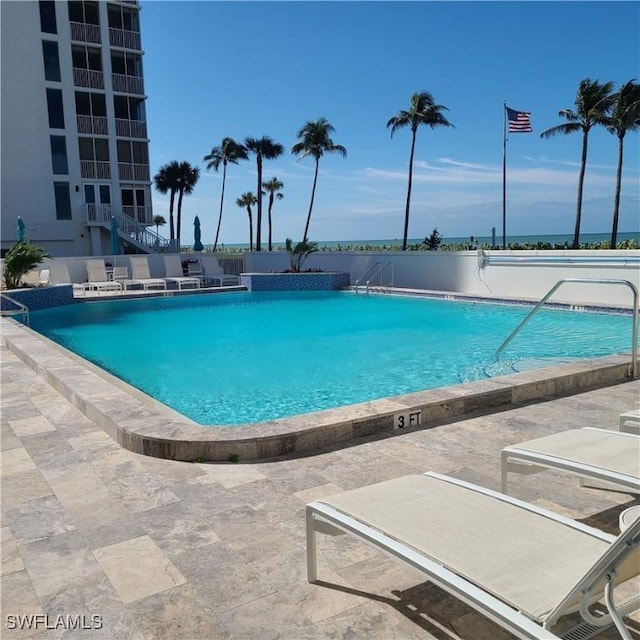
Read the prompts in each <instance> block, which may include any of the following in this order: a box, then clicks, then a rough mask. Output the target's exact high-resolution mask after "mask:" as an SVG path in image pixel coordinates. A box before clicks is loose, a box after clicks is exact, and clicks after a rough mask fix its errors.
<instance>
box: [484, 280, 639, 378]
mask: <svg viewBox="0 0 640 640" xmlns="http://www.w3.org/2000/svg"><path fill="white" fill-rule="evenodd" d="M566 283H572V284H617V285H623V286H625V287H629V289H631V292H632V294H633V318H632V329H631V377H632V378H633V379H636V378H637V377H638V288H637V287H636V286H635V285H634V284H633V283H632V282H629V281H628V280H615V279H606V278H605V279H600V278H563V279H562V280H558V282H556V283H555V285H553V287H551V289H549V291H548V292H547V294H546V295H545V296H544V297H543V298H542V300H540V302H538V304H536V306H535V307H534V308H533V309H532V310H531V311H530V312H529V314H528V315H527V316H526V317H525V318H524V320H522V322H520V324H519V325H518V326H517V327H516V328H515V329H514V330H513V331H512V332H511V333H510V334H509V337H508V338H507V339H506V340H505V341H504V342H503V343H502V344H501V345H500V346H499V347H498V348H497V350H496V360H498V359H499V358H500V354H501V353H502V351H503V350H504V348H505V347H506V346H507V345H508V344H509V343H510V342H511V341H512V340H513V339H514V338H515V337H516V336H517V335H518V333H520V330H521V329H522V328H523V327H524V326H525V325H526V324H527V322H529V320H530V319H531V318H532V316H533V315H534V314H535V313H536V312H537V311H538V309H540V307H542V305H543V304H544V303H545V302H547V300H549V298H550V297H551V296H552V295H553V294H554V293H555V292H556V291H557V290H558V289H559V288H560V287H561V286H562V285H563V284H566Z"/></svg>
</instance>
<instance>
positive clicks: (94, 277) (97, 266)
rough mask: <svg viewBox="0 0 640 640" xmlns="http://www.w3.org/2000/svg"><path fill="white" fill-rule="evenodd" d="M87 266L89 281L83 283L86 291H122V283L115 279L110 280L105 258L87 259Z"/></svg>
mask: <svg viewBox="0 0 640 640" xmlns="http://www.w3.org/2000/svg"><path fill="white" fill-rule="evenodd" d="M85 266H86V268H87V281H86V282H83V283H82V288H83V290H84V291H85V292H86V291H92V290H95V291H117V292H120V291H122V285H121V284H120V283H119V282H116V281H115V280H110V279H109V276H108V275H107V268H106V266H105V264H104V260H97V259H94V260H85Z"/></svg>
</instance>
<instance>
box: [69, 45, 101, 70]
mask: <svg viewBox="0 0 640 640" xmlns="http://www.w3.org/2000/svg"><path fill="white" fill-rule="evenodd" d="M71 58H72V60H73V66H74V68H75V69H91V70H92V71H102V58H101V57H100V49H98V48H96V47H83V46H80V45H76V44H74V45H73V46H72V47H71Z"/></svg>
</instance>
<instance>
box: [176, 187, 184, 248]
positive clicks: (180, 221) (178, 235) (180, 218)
mask: <svg viewBox="0 0 640 640" xmlns="http://www.w3.org/2000/svg"><path fill="white" fill-rule="evenodd" d="M183 195H184V189H180V191H179V192H178V218H177V220H176V223H177V224H176V240H177V241H178V247H180V229H181V227H182V196H183Z"/></svg>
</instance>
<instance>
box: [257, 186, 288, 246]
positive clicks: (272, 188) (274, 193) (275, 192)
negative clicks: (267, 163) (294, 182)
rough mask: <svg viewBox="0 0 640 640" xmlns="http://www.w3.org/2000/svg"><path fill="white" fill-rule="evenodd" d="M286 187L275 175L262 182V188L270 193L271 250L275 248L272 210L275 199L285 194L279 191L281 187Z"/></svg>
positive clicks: (279, 198)
mask: <svg viewBox="0 0 640 640" xmlns="http://www.w3.org/2000/svg"><path fill="white" fill-rule="evenodd" d="M283 187H284V183H283V182H281V181H280V180H278V178H276V177H275V176H273V178H271V180H269V181H267V182H263V183H262V188H263V189H264V190H265V191H267V192H268V193H269V209H268V211H269V251H271V250H272V249H273V243H272V241H271V235H272V234H271V231H272V221H271V210H272V209H273V201H274V200H275V199H276V198H278V200H282V198H284V196H283V195H282V194H281V193H278V192H279V191H280V189H282V188H283Z"/></svg>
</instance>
